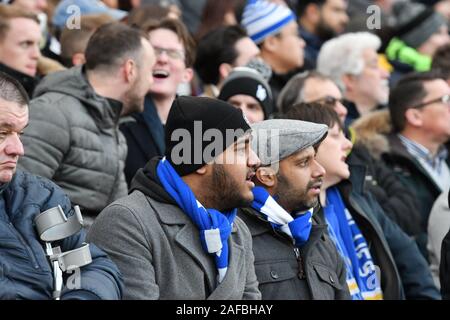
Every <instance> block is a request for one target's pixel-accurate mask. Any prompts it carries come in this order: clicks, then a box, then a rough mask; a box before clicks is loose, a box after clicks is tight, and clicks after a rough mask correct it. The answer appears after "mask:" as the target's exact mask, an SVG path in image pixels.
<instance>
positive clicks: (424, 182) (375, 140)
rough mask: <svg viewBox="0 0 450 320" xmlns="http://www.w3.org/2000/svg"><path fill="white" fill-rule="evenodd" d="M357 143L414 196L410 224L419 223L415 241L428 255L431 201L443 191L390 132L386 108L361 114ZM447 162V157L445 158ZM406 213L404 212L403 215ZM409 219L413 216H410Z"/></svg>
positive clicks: (449, 162)
mask: <svg viewBox="0 0 450 320" xmlns="http://www.w3.org/2000/svg"><path fill="white" fill-rule="evenodd" d="M354 129H355V131H356V132H357V135H358V138H359V139H360V142H361V143H363V144H364V145H366V146H367V147H368V149H369V150H370V152H371V153H372V154H373V155H374V157H375V158H377V159H380V160H382V161H383V162H384V163H385V164H386V165H387V166H388V167H389V168H390V169H391V171H392V172H393V173H394V176H395V178H396V179H397V180H398V181H399V182H401V183H402V184H403V186H405V187H406V188H408V190H409V191H410V192H411V193H412V194H413V195H414V197H415V199H416V202H417V211H418V213H419V217H418V219H417V218H416V219H414V220H413V219H411V222H410V223H415V224H416V225H417V226H419V228H420V231H419V233H417V235H416V241H417V244H418V246H419V249H420V250H421V252H422V254H423V255H424V256H425V257H427V248H426V244H427V225H428V219H429V215H430V212H431V208H432V206H433V203H434V202H435V201H436V199H437V197H438V196H439V194H440V193H441V192H442V191H441V190H440V188H439V186H438V185H437V184H436V183H435V182H434V180H433V179H432V178H431V177H430V175H429V174H428V173H427V171H426V170H425V169H424V168H423V167H422V166H421V165H420V163H419V162H418V161H417V160H416V159H415V158H414V157H413V156H411V154H410V153H409V152H408V151H407V150H406V147H405V146H404V145H403V143H402V142H401V141H400V139H399V138H398V136H397V135H396V134H392V133H390V132H391V131H392V128H391V123H390V116H389V112H388V110H383V111H377V112H374V113H373V114H370V115H367V116H364V117H363V118H361V119H360V120H358V122H356V123H355V126H354ZM446 162H447V165H450V158H447V161H446ZM404 216H406V215H404ZM411 218H412V217H411Z"/></svg>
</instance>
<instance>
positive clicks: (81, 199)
mask: <svg viewBox="0 0 450 320" xmlns="http://www.w3.org/2000/svg"><path fill="white" fill-rule="evenodd" d="M85 56H86V64H85V65H84V66H83V67H74V68H72V69H69V70H67V71H63V72H58V73H55V74H52V75H50V76H48V77H46V78H45V79H44V80H43V81H42V82H41V84H40V85H39V86H38V87H37V88H36V91H35V99H33V100H32V101H31V103H30V125H29V126H28V127H27V129H26V130H25V133H24V135H23V138H22V139H23V143H24V146H25V150H26V151H27V155H26V156H24V157H23V158H22V159H21V161H20V162H19V167H21V168H22V169H25V170H28V171H30V172H32V173H34V174H37V175H40V176H43V177H46V178H48V179H52V180H53V181H54V182H56V184H58V185H59V186H60V187H62V188H63V189H64V191H65V192H66V193H67V194H68V196H69V197H70V199H71V200H72V201H73V202H74V204H77V205H79V206H80V207H81V208H82V209H83V213H84V214H85V215H88V216H90V217H95V216H96V215H97V214H98V213H99V212H100V211H101V210H102V209H103V208H104V207H106V206H107V205H108V204H110V203H111V202H113V201H114V200H116V199H118V198H119V197H122V196H125V195H126V194H127V185H126V182H125V176H124V173H123V168H124V161H125V157H126V153H127V146H126V141H125V138H124V137H123V135H122V134H121V133H120V131H119V128H118V122H119V117H120V116H122V115H125V114H128V113H131V112H133V111H142V109H143V100H144V96H145V94H146V93H147V92H148V90H149V88H150V85H151V84H152V67H153V63H154V61H155V57H154V53H153V49H152V47H151V45H150V43H149V42H148V40H147V39H146V38H145V37H144V36H143V35H142V34H141V33H139V31H137V30H135V29H132V28H130V27H127V26H124V25H120V24H116V23H113V24H107V25H104V26H102V27H100V28H99V29H98V30H97V31H96V32H95V33H94V35H93V36H92V37H91V39H90V40H89V43H88V46H87V48H86V53H85ZM88 224H89V222H88Z"/></svg>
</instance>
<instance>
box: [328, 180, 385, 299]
mask: <svg viewBox="0 0 450 320" xmlns="http://www.w3.org/2000/svg"><path fill="white" fill-rule="evenodd" d="M324 212H325V219H326V221H327V223H328V231H329V234H330V238H331V239H332V240H333V242H334V243H335V245H336V248H337V249H338V251H339V253H340V254H341V256H342V259H343V260H344V262H345V265H346V268H347V285H348V288H349V291H350V294H351V295H352V299H353V300H382V299H383V293H382V291H381V286H380V282H379V280H378V276H377V274H376V267H375V264H374V262H373V260H372V256H371V254H370V251H369V247H368V245H367V241H366V239H365V238H364V236H363V234H362V233H361V231H360V230H359V228H358V226H357V225H356V223H355V220H353V218H352V216H351V214H350V212H349V211H348V210H347V208H346V207H345V204H344V201H343V200H342V198H341V195H340V193H339V190H338V189H337V188H336V187H332V188H328V189H327V206H326V207H324Z"/></svg>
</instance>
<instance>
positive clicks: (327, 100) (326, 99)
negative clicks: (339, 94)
mask: <svg viewBox="0 0 450 320" xmlns="http://www.w3.org/2000/svg"><path fill="white" fill-rule="evenodd" d="M311 102H312V103H321V104H326V105H330V106H335V105H336V104H337V103H338V102H339V103H340V104H344V99H337V98H335V97H332V96H325V97H323V98H320V99H317V100H314V101H311Z"/></svg>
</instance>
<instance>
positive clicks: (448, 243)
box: [439, 231, 450, 300]
mask: <svg viewBox="0 0 450 320" xmlns="http://www.w3.org/2000/svg"><path fill="white" fill-rule="evenodd" d="M439 278H440V281H441V293H442V299H445V300H450V231H449V232H448V233H447V235H446V236H445V238H444V241H442V249H441V266H440V268H439Z"/></svg>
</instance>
